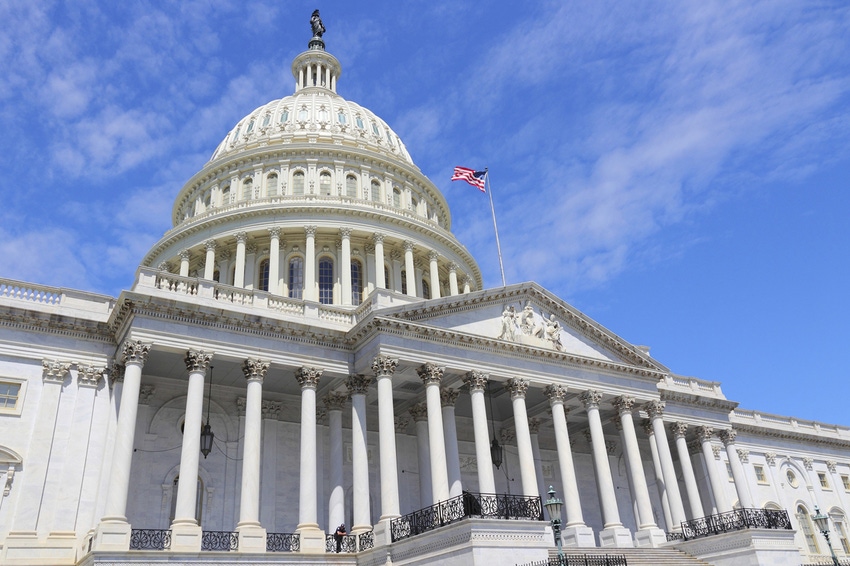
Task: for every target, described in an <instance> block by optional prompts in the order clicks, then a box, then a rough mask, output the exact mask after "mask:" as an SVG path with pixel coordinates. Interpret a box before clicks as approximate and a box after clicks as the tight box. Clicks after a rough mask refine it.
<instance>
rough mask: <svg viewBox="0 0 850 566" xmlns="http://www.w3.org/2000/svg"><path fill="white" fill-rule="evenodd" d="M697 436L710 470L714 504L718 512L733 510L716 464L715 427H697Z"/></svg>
mask: <svg viewBox="0 0 850 566" xmlns="http://www.w3.org/2000/svg"><path fill="white" fill-rule="evenodd" d="M696 432H697V438H698V439H699V443H700V448H701V449H702V457H703V458H704V459H705V467H706V469H707V470H708V481H709V483H710V484H711V492H712V494H713V495H714V506H715V507H716V508H717V512H718V513H726V512H728V511H731V510H732V506H731V505H729V498H728V497H726V488H725V486H724V483H723V479H722V478H721V477H720V474H719V473H718V472H717V466H715V465H713V464H714V451H713V450H712V449H711V437H712V436H713V434H714V429H713V428H711V427H709V426H699V427H697V430H696Z"/></svg>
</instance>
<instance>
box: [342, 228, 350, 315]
mask: <svg viewBox="0 0 850 566" xmlns="http://www.w3.org/2000/svg"><path fill="white" fill-rule="evenodd" d="M339 237H340V240H341V242H342V258H341V259H340V263H341V264H342V265H340V266H339V267H340V272H341V273H342V304H343V305H350V304H351V228H342V229H340V231H339Z"/></svg>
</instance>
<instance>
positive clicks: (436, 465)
mask: <svg viewBox="0 0 850 566" xmlns="http://www.w3.org/2000/svg"><path fill="white" fill-rule="evenodd" d="M412 261H413V260H412V259H411V262H412ZM408 273H409V272H408ZM408 289H409V287H408ZM444 370H445V368H443V367H440V366H437V365H436V364H432V363H427V364H424V365H422V366H421V367H420V368H419V369H418V370H417V371H418V372H419V377H420V378H421V379H422V382H423V383H424V384H425V402H426V403H427V407H428V446H429V451H430V453H431V494H432V497H433V499H434V503H437V502H439V501H445V500H446V499H448V498H449V478H448V473H447V471H446V445H445V441H444V440H443V413H442V408H441V406H440V382H441V381H442V379H443V371H444Z"/></svg>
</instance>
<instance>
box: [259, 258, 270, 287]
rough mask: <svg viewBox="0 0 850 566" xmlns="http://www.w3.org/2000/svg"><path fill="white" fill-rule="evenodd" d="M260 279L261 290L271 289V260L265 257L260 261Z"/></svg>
mask: <svg viewBox="0 0 850 566" xmlns="http://www.w3.org/2000/svg"><path fill="white" fill-rule="evenodd" d="M258 275H259V277H258V278H257V279H259V281H260V286H259V287H260V291H268V290H269V260H267V259H264V260H263V261H261V262H260V272H259V273H258Z"/></svg>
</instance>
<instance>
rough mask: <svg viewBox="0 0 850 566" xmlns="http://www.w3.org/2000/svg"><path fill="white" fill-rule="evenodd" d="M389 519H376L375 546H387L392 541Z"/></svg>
mask: <svg viewBox="0 0 850 566" xmlns="http://www.w3.org/2000/svg"><path fill="white" fill-rule="evenodd" d="M390 521H392V519H382V520H380V521H378V524H377V525H375V529H374V532H375V534H374V541H375V548H377V547H379V546H389V545H390V544H391V543H392V532H391V531H390Z"/></svg>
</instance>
